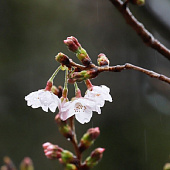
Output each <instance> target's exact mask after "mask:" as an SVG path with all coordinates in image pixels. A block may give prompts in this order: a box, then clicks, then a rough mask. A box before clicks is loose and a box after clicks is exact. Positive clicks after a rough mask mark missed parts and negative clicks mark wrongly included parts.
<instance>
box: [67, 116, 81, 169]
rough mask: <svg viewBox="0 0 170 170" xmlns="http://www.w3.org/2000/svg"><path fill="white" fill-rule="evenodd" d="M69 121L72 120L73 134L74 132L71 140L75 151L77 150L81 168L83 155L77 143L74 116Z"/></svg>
mask: <svg viewBox="0 0 170 170" xmlns="http://www.w3.org/2000/svg"><path fill="white" fill-rule="evenodd" d="M69 120H70V126H71V129H72V132H73V138H72V139H71V142H72V144H73V146H74V150H75V153H76V156H77V159H78V161H79V167H80V165H81V153H80V151H79V148H78V142H77V137H76V131H75V123H74V116H72V117H71V118H70V119H69Z"/></svg>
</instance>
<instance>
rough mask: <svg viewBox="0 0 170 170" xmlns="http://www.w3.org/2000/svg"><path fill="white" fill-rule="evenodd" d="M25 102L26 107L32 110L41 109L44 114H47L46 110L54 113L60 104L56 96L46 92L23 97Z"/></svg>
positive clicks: (42, 91)
mask: <svg viewBox="0 0 170 170" xmlns="http://www.w3.org/2000/svg"><path fill="white" fill-rule="evenodd" d="M25 100H26V101H27V105H28V106H31V107H32V108H38V107H42V109H43V110H44V111H45V112H48V108H49V109H50V110H51V111H52V112H55V110H56V108H57V107H58V105H59V102H60V99H59V98H58V96H56V95H54V94H53V93H52V92H50V91H46V90H38V91H35V92H32V93H30V94H29V95H27V96H26V97H25Z"/></svg>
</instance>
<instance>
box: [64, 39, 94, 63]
mask: <svg viewBox="0 0 170 170" xmlns="http://www.w3.org/2000/svg"><path fill="white" fill-rule="evenodd" d="M64 43H65V44H66V45H67V46H68V48H69V50H70V51H72V52H74V53H76V56H77V58H78V59H79V60H80V61H81V62H82V64H83V65H85V66H88V65H90V64H91V63H92V61H91V59H90V57H89V56H88V54H87V52H86V50H85V49H84V48H82V47H81V45H80V43H79V42H78V40H77V39H76V38H75V37H73V36H71V37H67V39H66V40H64Z"/></svg>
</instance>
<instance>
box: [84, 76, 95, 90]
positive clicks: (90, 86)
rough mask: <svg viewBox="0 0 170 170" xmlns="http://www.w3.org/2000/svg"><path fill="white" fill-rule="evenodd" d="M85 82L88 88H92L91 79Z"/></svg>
mask: <svg viewBox="0 0 170 170" xmlns="http://www.w3.org/2000/svg"><path fill="white" fill-rule="evenodd" d="M85 84H86V86H87V88H88V90H92V88H93V85H92V83H91V81H90V80H89V79H87V80H85Z"/></svg>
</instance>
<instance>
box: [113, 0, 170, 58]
mask: <svg viewBox="0 0 170 170" xmlns="http://www.w3.org/2000/svg"><path fill="white" fill-rule="evenodd" d="M110 1H111V3H112V4H113V5H114V6H115V7H116V8H117V9H118V10H119V12H120V13H121V14H122V15H123V17H124V19H125V20H126V22H127V24H129V25H130V26H131V27H132V28H133V29H134V30H135V31H136V33H137V34H138V35H139V37H140V38H141V39H142V40H143V42H144V43H145V44H146V45H147V46H149V47H151V48H153V49H155V50H157V51H158V52H159V53H161V54H162V55H163V56H164V57H166V58H167V59H168V60H170V50H169V49H168V48H167V47H165V46H164V45H163V44H162V43H160V42H159V41H158V40H157V39H155V38H154V36H153V35H152V34H151V33H150V32H149V31H148V30H147V29H146V28H145V27H144V25H143V24H142V23H140V22H139V21H138V20H137V19H136V18H135V17H134V15H133V14H132V13H131V11H130V9H129V8H128V7H127V6H125V5H124V3H123V2H122V1H121V0H110Z"/></svg>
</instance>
